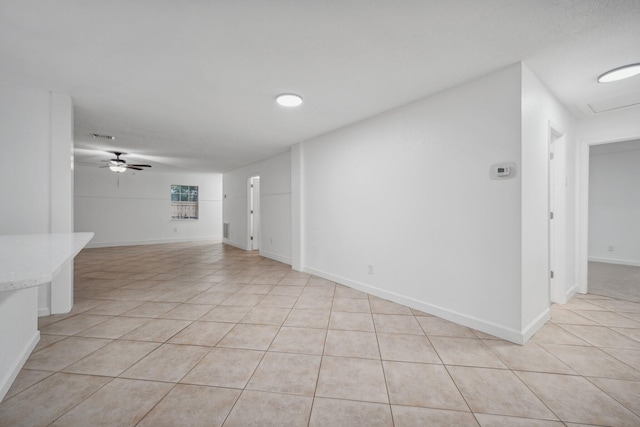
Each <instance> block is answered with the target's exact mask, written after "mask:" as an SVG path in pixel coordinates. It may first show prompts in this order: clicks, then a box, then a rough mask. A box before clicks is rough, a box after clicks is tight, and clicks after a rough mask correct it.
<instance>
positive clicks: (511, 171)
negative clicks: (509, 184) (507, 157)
mask: <svg viewBox="0 0 640 427" xmlns="http://www.w3.org/2000/svg"><path fill="white" fill-rule="evenodd" d="M515 175H516V164H515V163H498V164H496V165H492V166H491V171H490V176H491V179H510V178H514V177H515Z"/></svg>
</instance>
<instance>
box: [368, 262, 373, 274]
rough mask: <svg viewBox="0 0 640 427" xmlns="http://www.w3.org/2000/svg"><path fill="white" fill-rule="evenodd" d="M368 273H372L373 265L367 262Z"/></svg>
mask: <svg viewBox="0 0 640 427" xmlns="http://www.w3.org/2000/svg"><path fill="white" fill-rule="evenodd" d="M369 274H373V265H371V264H369Z"/></svg>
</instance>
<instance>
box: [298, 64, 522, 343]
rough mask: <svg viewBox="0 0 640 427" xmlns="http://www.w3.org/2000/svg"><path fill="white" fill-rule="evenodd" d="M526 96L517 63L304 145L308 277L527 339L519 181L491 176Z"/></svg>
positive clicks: (516, 144)
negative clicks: (523, 324)
mask: <svg viewBox="0 0 640 427" xmlns="http://www.w3.org/2000/svg"><path fill="white" fill-rule="evenodd" d="M520 90H521V67H520V65H519V64H518V65H514V66H511V67H509V68H507V69H504V70H502V71H500V72H497V73H494V74H491V75H488V76H486V77H483V78H480V79H477V80H474V81H472V82H469V83H467V84H463V85H460V86H457V87H454V88H452V89H449V90H446V91H444V92H442V93H440V94H437V95H435V96H433V97H430V98H428V99H425V100H422V101H419V102H416V103H413V104H410V105H407V106H405V107H402V108H399V109H396V110H393V111H390V112H388V113H385V114H382V115H379V116H376V117H373V118H370V119H368V120H365V121H363V122H360V123H358V124H355V125H352V126H348V127H346V128H344V129H341V130H338V131H336V132H332V133H330V134H327V135H324V136H321V137H318V138H315V139H313V140H310V141H307V142H304V143H302V146H301V147H300V148H299V149H297V150H296V157H295V158H294V161H296V159H298V158H300V160H299V162H300V163H301V164H295V165H294V166H295V168H294V169H295V170H296V171H297V172H296V175H300V174H301V175H302V179H301V181H302V184H301V185H300V187H301V189H300V192H301V194H302V197H299V195H296V198H295V199H296V200H300V203H302V206H301V207H294V212H296V213H297V215H298V214H299V213H300V212H302V214H301V215H302V218H301V219H300V222H301V227H302V232H301V233H300V235H299V236H298V239H299V242H301V251H302V254H301V256H300V259H302V264H303V269H304V270H305V271H308V272H312V273H314V274H317V275H320V276H323V277H327V278H330V279H332V280H335V281H337V282H340V283H343V284H347V285H350V286H353V287H356V288H359V289H363V290H366V291H368V292H371V293H373V294H377V295H379V296H383V297H385V298H389V299H392V300H395V301H398V302H402V303H405V304H408V305H410V306H413V307H416V308H421V309H423V310H425V311H427V312H430V313H433V314H437V315H439V316H442V317H445V318H448V319H451V320H453V321H456V322H459V323H462V324H466V325H469V326H473V327H476V328H478V329H480V330H483V331H485V332H489V333H492V334H494V335H498V336H502V337H505V338H507V339H511V340H514V341H518V340H520V339H521V338H522V337H521V320H522V319H521V280H522V269H521V263H522V258H521V235H522V233H521V225H520V223H521V209H520V205H521V190H520V184H521V178H520V175H519V174H517V175H516V177H515V178H514V179H509V180H503V181H496V180H491V179H490V178H489V170H490V165H492V164H495V163H499V162H516V163H518V164H519V163H520V158H521V135H522V129H521V124H520V123H521V97H520V95H521V92H520ZM300 171H302V172H300ZM294 179H295V177H294ZM296 221H298V220H296ZM369 265H373V268H374V274H373V275H371V274H368V272H367V271H368V266H369Z"/></svg>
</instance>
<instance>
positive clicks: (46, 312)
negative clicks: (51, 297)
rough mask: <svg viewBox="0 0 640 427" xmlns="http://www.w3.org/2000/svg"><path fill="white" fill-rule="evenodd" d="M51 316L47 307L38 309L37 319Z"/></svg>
mask: <svg viewBox="0 0 640 427" xmlns="http://www.w3.org/2000/svg"><path fill="white" fill-rule="evenodd" d="M44 316H51V310H50V309H49V307H38V317H44Z"/></svg>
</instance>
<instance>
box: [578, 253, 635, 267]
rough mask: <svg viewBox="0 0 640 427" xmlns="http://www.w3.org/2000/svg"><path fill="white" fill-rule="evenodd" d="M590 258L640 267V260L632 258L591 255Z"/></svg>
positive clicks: (595, 260)
mask: <svg viewBox="0 0 640 427" xmlns="http://www.w3.org/2000/svg"><path fill="white" fill-rule="evenodd" d="M588 260H589V261H594V262H604V263H606V264H618V265H631V266H634V267H640V261H634V260H632V259H615V258H600V257H593V256H590V257H589V258H588Z"/></svg>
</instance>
